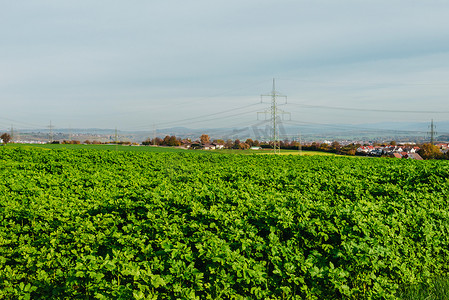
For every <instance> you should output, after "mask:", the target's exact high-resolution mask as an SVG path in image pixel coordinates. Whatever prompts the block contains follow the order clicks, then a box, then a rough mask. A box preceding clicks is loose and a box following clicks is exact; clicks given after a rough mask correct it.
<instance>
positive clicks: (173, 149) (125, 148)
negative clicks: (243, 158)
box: [6, 144, 336, 156]
mask: <svg viewBox="0 0 449 300" xmlns="http://www.w3.org/2000/svg"><path fill="white" fill-rule="evenodd" d="M6 147H7V148H17V147H19V148H28V149H32V148H42V149H52V150H56V149H73V150H77V149H88V150H109V151H132V152H156V153H160V152H185V151H189V152H195V153H212V154H245V155H252V154H273V150H271V149H263V150H249V149H248V150H235V149H222V150H186V149H182V148H177V147H161V146H158V147H153V146H127V145H112V144H108V145H104V144H101V145H84V144H81V145H72V144H9V145H7V146H6ZM281 155H324V156H335V155H336V154H332V153H326V152H320V151H298V150H281Z"/></svg>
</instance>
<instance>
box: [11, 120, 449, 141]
mask: <svg viewBox="0 0 449 300" xmlns="http://www.w3.org/2000/svg"><path fill="white" fill-rule="evenodd" d="M435 126H436V132H437V138H436V139H437V140H439V141H448V140H449V121H445V122H435ZM428 131H429V123H424V122H382V123H369V124H301V125H292V124H289V123H288V122H284V123H281V122H280V137H281V139H290V140H293V139H296V140H297V139H298V138H299V136H301V139H302V141H319V140H356V141H373V140H375V141H379V140H386V141H390V140H396V141H417V142H423V141H426V139H428V137H429V135H428ZM18 134H19V136H20V137H21V138H22V139H27V140H33V139H34V140H47V139H49V130H48V129H39V130H38V129H34V130H20V131H18ZM53 134H54V139H55V140H64V139H66V140H68V139H70V137H71V138H72V139H77V140H80V141H84V140H95V139H97V140H101V141H113V140H114V139H115V129H99V128H71V129H68V128H61V129H54V130H53ZM202 134H208V135H209V136H210V137H211V138H212V139H223V140H227V139H233V140H234V139H243V140H244V139H247V138H252V139H258V140H270V138H271V134H272V130H271V127H270V124H269V122H265V123H262V124H258V125H257V126H256V125H250V126H242V127H225V128H195V129H192V128H187V127H170V128H158V129H156V136H158V137H161V138H163V137H165V136H166V135H169V136H172V135H175V136H177V137H182V138H190V139H192V140H195V139H199V137H200V136H201V135H202ZM117 135H118V139H119V140H122V141H131V142H138V143H140V142H142V141H144V140H146V139H147V138H153V135H154V132H153V131H148V130H147V131H121V130H117Z"/></svg>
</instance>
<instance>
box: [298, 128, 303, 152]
mask: <svg viewBox="0 0 449 300" xmlns="http://www.w3.org/2000/svg"><path fill="white" fill-rule="evenodd" d="M301 147H302V146H301V131H300V132H299V144H298V151H299V155H302V153H301V150H302V148H301Z"/></svg>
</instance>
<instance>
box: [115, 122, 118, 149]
mask: <svg viewBox="0 0 449 300" xmlns="http://www.w3.org/2000/svg"><path fill="white" fill-rule="evenodd" d="M117 150H118V134H117V127H115V151H117Z"/></svg>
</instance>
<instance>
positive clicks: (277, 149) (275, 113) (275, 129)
mask: <svg viewBox="0 0 449 300" xmlns="http://www.w3.org/2000/svg"><path fill="white" fill-rule="evenodd" d="M263 97H270V98H271V107H270V109H269V110H265V111H264V112H258V114H259V113H263V114H265V115H266V114H270V116H271V119H270V120H271V122H272V125H271V126H272V141H273V152H274V154H280V153H281V145H280V142H279V125H278V118H279V114H289V113H288V112H284V111H283V110H281V109H278V108H277V105H278V104H277V98H285V103H284V104H287V96H284V95H281V94H279V93H278V92H277V91H276V83H275V79H274V78H273V89H272V90H271V93H270V94H266V95H261V96H260V98H261V99H260V101H261V103H263Z"/></svg>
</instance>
